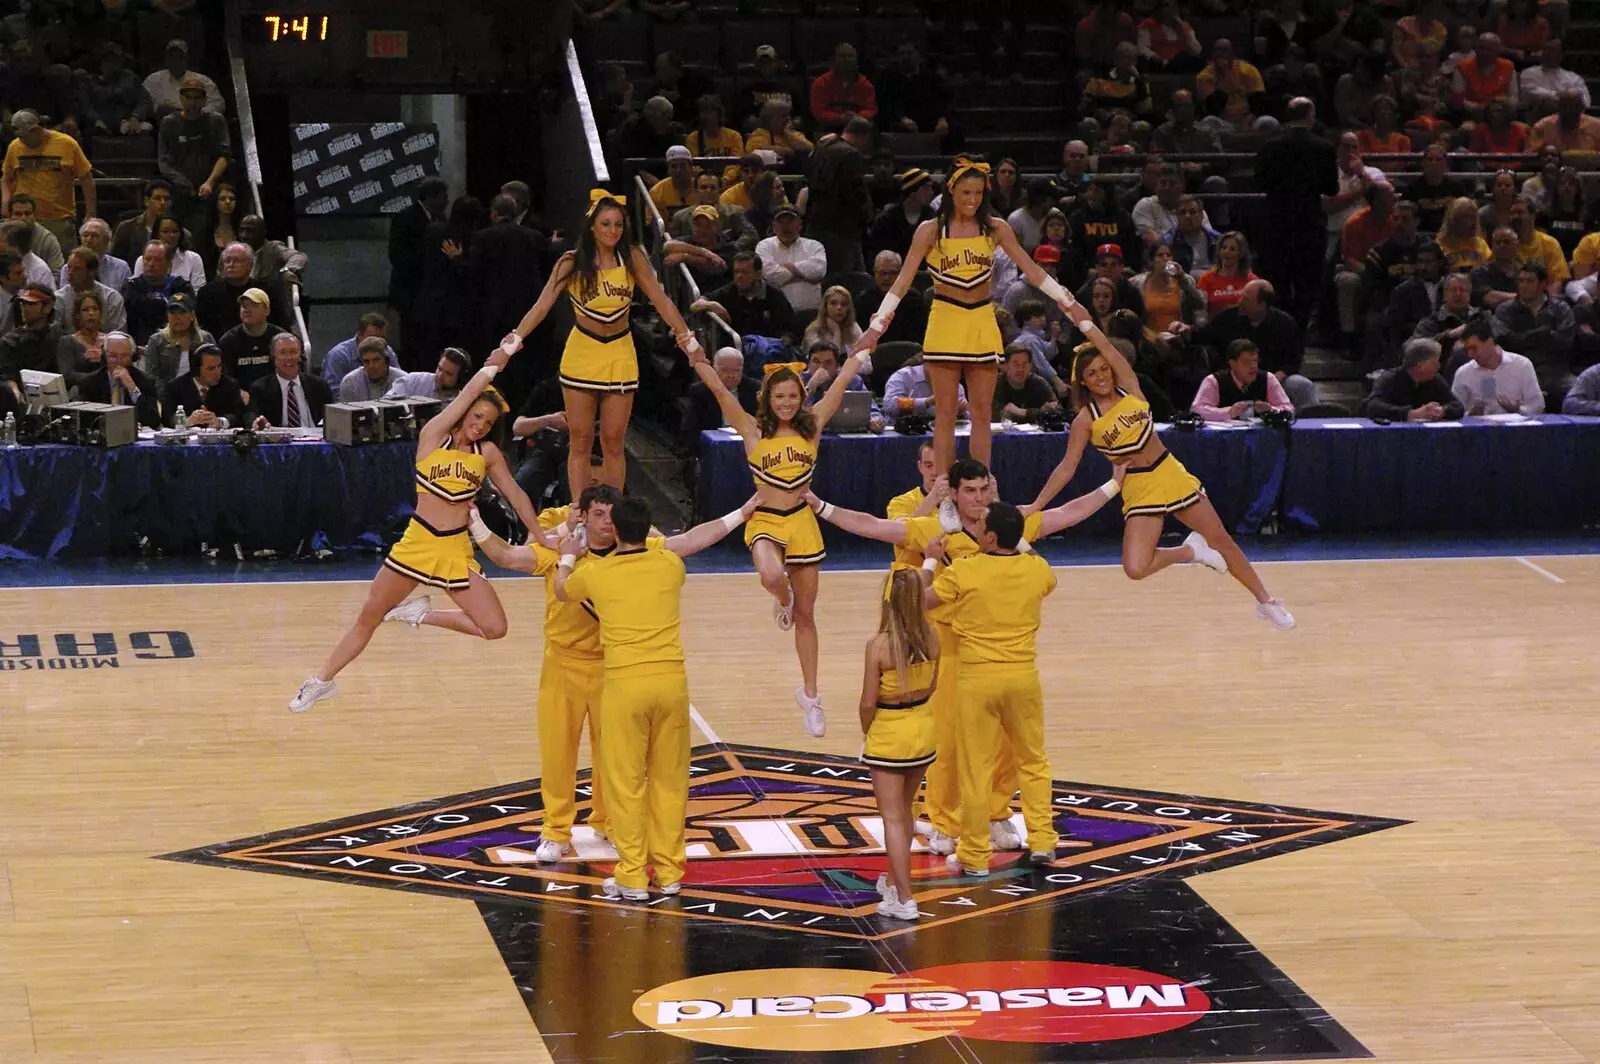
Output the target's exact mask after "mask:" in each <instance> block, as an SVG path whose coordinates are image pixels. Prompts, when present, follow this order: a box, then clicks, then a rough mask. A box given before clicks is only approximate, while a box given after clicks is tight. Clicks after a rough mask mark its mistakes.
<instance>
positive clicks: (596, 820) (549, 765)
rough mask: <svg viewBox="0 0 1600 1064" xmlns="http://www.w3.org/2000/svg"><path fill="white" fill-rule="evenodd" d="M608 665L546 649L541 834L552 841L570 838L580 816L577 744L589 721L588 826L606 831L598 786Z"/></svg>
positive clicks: (541, 734) (541, 675)
mask: <svg viewBox="0 0 1600 1064" xmlns="http://www.w3.org/2000/svg"><path fill="white" fill-rule="evenodd" d="M605 676H606V668H605V661H604V659H602V658H597V657H580V656H578V655H576V654H567V653H564V652H563V651H561V650H560V649H558V648H556V647H553V646H546V647H545V648H544V667H543V668H541V669H540V670H539V761H540V764H541V766H542V767H541V769H540V773H539V777H540V779H539V787H540V789H541V791H542V792H543V794H544V824H543V826H542V827H541V829H540V833H541V834H542V835H543V837H544V838H546V839H549V840H551V841H552V842H570V841H571V840H572V821H573V820H574V819H575V818H576V816H577V808H578V807H577V786H578V741H579V740H580V739H581V738H583V722H584V720H585V719H587V720H588V721H589V751H590V754H591V756H592V757H594V759H595V765H594V771H592V772H590V773H589V788H590V799H589V826H590V827H592V828H595V829H597V830H599V831H605V830H606V807H605V801H604V799H603V797H602V795H603V793H604V791H605V787H604V786H602V784H601V783H600V691H601V689H602V687H603V686H604V682H605Z"/></svg>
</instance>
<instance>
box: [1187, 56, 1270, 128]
mask: <svg viewBox="0 0 1600 1064" xmlns="http://www.w3.org/2000/svg"><path fill="white" fill-rule="evenodd" d="M1194 86H1195V95H1196V96H1197V97H1198V98H1199V100H1200V103H1201V107H1202V109H1203V110H1204V111H1205V112H1206V114H1208V115H1212V116H1215V117H1222V118H1227V117H1228V116H1229V115H1230V114H1238V113H1241V112H1242V113H1245V114H1261V113H1262V104H1263V103H1264V102H1265V93H1266V91H1267V86H1266V82H1264V81H1262V80H1261V71H1259V70H1257V69H1256V67H1255V64H1253V63H1247V62H1245V61H1244V60H1242V59H1239V58H1238V57H1237V56H1235V55H1234V52H1233V42H1232V41H1230V40H1228V39H1227V38H1226V37H1218V38H1217V39H1216V40H1215V41H1214V42H1212V45H1211V62H1209V63H1207V64H1206V65H1205V67H1204V68H1202V69H1201V71H1200V73H1199V74H1197V75H1195V79H1194Z"/></svg>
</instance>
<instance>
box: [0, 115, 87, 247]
mask: <svg viewBox="0 0 1600 1064" xmlns="http://www.w3.org/2000/svg"><path fill="white" fill-rule="evenodd" d="M11 131H12V132H13V133H15V134H16V139H14V140H13V141H12V142H11V144H10V145H9V146H8V147H7V148H6V155H5V161H4V163H0V200H3V202H0V213H3V214H5V216H6V217H8V218H9V217H10V216H11V197H13V196H15V195H17V194H18V193H22V194H24V195H27V196H30V197H32V199H33V203H34V218H33V221H36V222H38V223H39V224H40V225H42V226H44V227H45V228H46V229H48V230H50V232H51V233H53V234H54V235H55V238H56V242H57V243H58V244H61V243H63V242H65V243H71V242H72V238H73V236H74V235H76V233H77V231H78V223H77V216H78V205H77V201H76V200H75V199H74V197H73V188H74V186H76V187H77V188H81V189H82V190H83V215H84V217H85V218H93V217H95V216H96V215H97V214H98V213H99V212H98V208H97V206H96V204H97V202H98V201H97V200H96V197H95V184H94V177H93V173H92V171H91V168H90V166H89V160H88V159H87V158H85V157H84V154H83V149H82V148H80V147H78V142H77V141H76V140H73V139H72V138H71V137H69V136H67V134H65V133H58V132H56V131H55V130H53V129H46V128H45V127H44V126H43V125H42V124H41V123H40V121H39V115H38V113H37V112H34V111H30V110H27V109H23V110H20V111H17V112H15V113H14V114H12V116H11Z"/></svg>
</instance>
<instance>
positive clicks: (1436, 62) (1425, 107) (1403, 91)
mask: <svg viewBox="0 0 1600 1064" xmlns="http://www.w3.org/2000/svg"><path fill="white" fill-rule="evenodd" d="M1443 54H1444V49H1443V47H1442V46H1440V45H1436V44H1434V43H1432V42H1431V41H1429V42H1425V43H1424V44H1423V45H1422V47H1421V48H1420V49H1419V50H1418V52H1417V65H1416V68H1415V69H1407V70H1404V71H1402V72H1401V74H1400V85H1399V88H1400V96H1399V100H1400V110H1401V112H1402V113H1404V114H1405V115H1406V128H1407V129H1408V130H1410V131H1411V133H1412V135H1413V139H1412V143H1413V145H1415V146H1420V145H1421V144H1422V141H1423V138H1425V137H1427V136H1428V135H1429V134H1432V133H1435V132H1437V131H1439V130H1441V129H1448V128H1449V122H1448V121H1447V119H1448V116H1449V113H1450V102H1451V100H1452V99H1453V98H1454V96H1455V67H1454V66H1453V65H1446V64H1445V63H1444V61H1443V60H1442V59H1441V58H1440V56H1442V55H1443Z"/></svg>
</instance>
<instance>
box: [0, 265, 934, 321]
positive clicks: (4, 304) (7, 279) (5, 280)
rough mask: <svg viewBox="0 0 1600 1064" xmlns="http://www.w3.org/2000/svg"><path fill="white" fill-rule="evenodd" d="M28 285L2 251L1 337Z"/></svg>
mask: <svg viewBox="0 0 1600 1064" xmlns="http://www.w3.org/2000/svg"><path fill="white" fill-rule="evenodd" d="M27 283H28V273H27V270H26V269H24V267H23V265H22V256H21V255H18V254H17V253H16V252H15V251H0V336H4V335H5V334H6V333H7V332H10V331H11V330H12V329H14V328H16V327H17V326H18V325H19V324H21V322H22V308H21V306H19V305H18V303H17V296H18V294H19V293H21V291H22V289H23V286H24V285H26V284H27ZM917 335H918V336H921V335H922V334H921V333H918V334H917Z"/></svg>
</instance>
